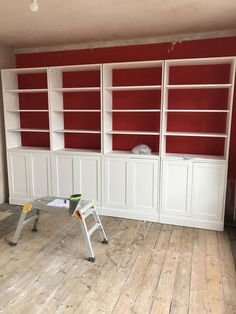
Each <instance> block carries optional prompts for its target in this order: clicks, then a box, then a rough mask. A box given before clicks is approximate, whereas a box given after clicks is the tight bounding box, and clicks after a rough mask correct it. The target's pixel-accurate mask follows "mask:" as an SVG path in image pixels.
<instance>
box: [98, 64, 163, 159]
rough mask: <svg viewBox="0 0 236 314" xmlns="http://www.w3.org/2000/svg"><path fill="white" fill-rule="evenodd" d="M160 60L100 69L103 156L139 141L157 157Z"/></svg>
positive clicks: (128, 148)
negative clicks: (101, 77) (101, 75)
mask: <svg viewBox="0 0 236 314" xmlns="http://www.w3.org/2000/svg"><path fill="white" fill-rule="evenodd" d="M163 68H164V63H163V61H148V62H130V63H112V64H105V65H104V66H103V115H104V154H109V153H115V152H117V153H119V151H127V152H128V153H129V152H130V150H131V149H132V148H133V147H134V146H135V145H137V144H140V143H142V142H144V143H148V144H149V146H151V148H152V151H153V153H154V154H155V155H159V141H160V116H161V95H162V81H163Z"/></svg>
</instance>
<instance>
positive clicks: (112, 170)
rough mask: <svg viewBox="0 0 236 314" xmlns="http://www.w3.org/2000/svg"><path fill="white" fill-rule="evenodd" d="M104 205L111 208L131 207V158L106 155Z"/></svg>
mask: <svg viewBox="0 0 236 314" xmlns="http://www.w3.org/2000/svg"><path fill="white" fill-rule="evenodd" d="M104 159H105V165H104V167H105V169H104V184H105V186H104V188H105V193H104V195H105V196H104V197H105V200H104V205H105V207H109V208H119V209H128V208H129V207H130V196H131V185H130V182H129V180H130V160H128V159H125V158H109V157H105V158H104Z"/></svg>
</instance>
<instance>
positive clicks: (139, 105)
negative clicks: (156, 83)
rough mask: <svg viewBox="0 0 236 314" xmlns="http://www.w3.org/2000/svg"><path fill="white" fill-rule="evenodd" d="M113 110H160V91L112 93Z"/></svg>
mask: <svg viewBox="0 0 236 314" xmlns="http://www.w3.org/2000/svg"><path fill="white" fill-rule="evenodd" d="M112 103H113V109H160V108H161V91H160V90H136V91H132V90H131V91H113V92H112Z"/></svg>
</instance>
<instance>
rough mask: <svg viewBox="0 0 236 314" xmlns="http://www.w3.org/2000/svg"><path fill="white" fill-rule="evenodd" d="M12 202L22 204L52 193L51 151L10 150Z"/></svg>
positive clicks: (9, 170) (9, 166) (9, 169)
mask: <svg viewBox="0 0 236 314" xmlns="http://www.w3.org/2000/svg"><path fill="white" fill-rule="evenodd" d="M8 175H9V192H10V202H12V203H13V204H22V203H24V202H25V201H26V200H32V199H35V198H38V197H42V196H48V195H50V194H51V167H50V153H46V152H45V153H42V152H40V153H39V152H35V153H33V152H30V151H24V152H19V151H10V152H8Z"/></svg>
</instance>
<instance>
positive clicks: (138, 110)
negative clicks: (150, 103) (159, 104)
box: [105, 109, 161, 112]
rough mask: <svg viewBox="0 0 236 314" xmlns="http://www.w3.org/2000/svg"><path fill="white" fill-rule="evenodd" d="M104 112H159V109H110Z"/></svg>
mask: <svg viewBox="0 0 236 314" xmlns="http://www.w3.org/2000/svg"><path fill="white" fill-rule="evenodd" d="M105 111H106V112H161V110H160V109H111V110H105Z"/></svg>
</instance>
